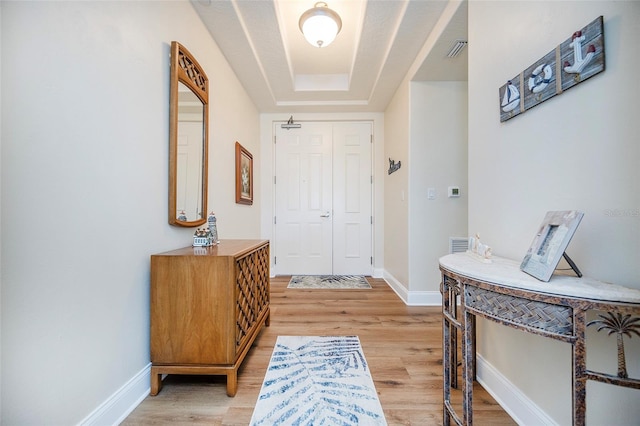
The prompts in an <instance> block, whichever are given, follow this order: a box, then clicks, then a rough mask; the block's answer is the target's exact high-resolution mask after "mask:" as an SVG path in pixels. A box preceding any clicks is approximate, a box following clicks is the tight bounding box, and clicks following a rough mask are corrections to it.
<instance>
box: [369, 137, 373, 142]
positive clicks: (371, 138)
mask: <svg viewBox="0 0 640 426" xmlns="http://www.w3.org/2000/svg"><path fill="white" fill-rule="evenodd" d="M369 141H370V142H371V143H373V135H369Z"/></svg>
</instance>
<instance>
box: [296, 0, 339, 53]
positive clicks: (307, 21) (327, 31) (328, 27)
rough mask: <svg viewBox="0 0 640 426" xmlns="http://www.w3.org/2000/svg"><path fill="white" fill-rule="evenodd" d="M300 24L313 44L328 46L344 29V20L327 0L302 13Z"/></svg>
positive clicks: (305, 35)
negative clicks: (330, 7) (329, 6)
mask: <svg viewBox="0 0 640 426" xmlns="http://www.w3.org/2000/svg"><path fill="white" fill-rule="evenodd" d="M298 25H299V26H300V31H302V34H303V35H304V38H305V39H306V40H307V41H308V42H309V43H310V44H311V45H313V46H317V47H327V46H328V45H330V44H331V42H333V40H335V38H336V36H337V35H338V33H339V32H340V29H342V20H341V19H340V16H339V15H338V14H337V13H336V12H334V11H333V10H331V9H329V8H328V7H327V4H326V3H325V2H318V3H316V4H315V6H314V7H313V8H312V9H309V10H307V11H306V12H304V13H303V14H302V16H301V17H300V22H299V23H298Z"/></svg>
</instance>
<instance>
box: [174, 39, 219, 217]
mask: <svg viewBox="0 0 640 426" xmlns="http://www.w3.org/2000/svg"><path fill="white" fill-rule="evenodd" d="M169 96H170V97H169V101H170V102H169V104H170V107H169V223H170V224H171V225H176V226H185V227H195V226H200V225H202V224H204V223H205V222H206V220H207V176H208V161H207V159H208V135H209V131H208V130H209V80H208V79H207V75H206V74H205V73H204V71H203V69H202V67H201V66H200V64H198V62H197V61H196V59H195V58H194V57H193V56H192V55H191V53H189V51H188V50H187V49H186V48H185V47H184V46H182V45H181V44H180V43H178V42H177V41H172V42H171V77H170V95H169ZM189 132H191V133H192V134H191V135H189Z"/></svg>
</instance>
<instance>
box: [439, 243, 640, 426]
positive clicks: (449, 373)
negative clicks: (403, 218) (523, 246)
mask: <svg viewBox="0 0 640 426" xmlns="http://www.w3.org/2000/svg"><path fill="white" fill-rule="evenodd" d="M440 270H441V272H442V282H441V284H440V292H441V293H442V316H443V322H442V329H443V367H444V407H443V423H444V425H450V424H451V419H453V421H454V422H455V423H456V424H458V425H471V424H473V410H472V408H473V407H472V405H473V380H474V378H475V350H476V342H475V320H476V317H477V316H480V317H483V318H486V319H488V320H491V321H495V322H497V323H500V324H503V325H506V326H507V327H511V328H515V329H518V330H521V331H524V332H527V333H534V334H538V335H541V336H545V337H550V338H552V339H556V340H560V341H563V342H567V343H570V344H571V346H572V351H573V352H572V359H573V379H572V382H573V385H572V388H573V424H574V425H584V424H585V417H586V390H587V380H595V381H599V382H604V383H608V384H611V385H617V386H625V387H629V388H635V389H640V379H638V378H628V377H625V376H627V374H626V368H625V367H624V365H625V362H624V355H623V358H622V359H618V363H619V364H618V375H611V374H606V373H602V372H596V371H591V370H587V367H586V356H587V353H586V342H585V334H586V328H587V326H588V324H587V312H588V311H591V310H593V311H599V312H600V313H602V314H604V315H602V316H601V317H600V316H599V317H598V318H602V319H603V320H604V321H600V320H597V321H593V322H597V324H594V325H600V326H602V325H603V324H604V325H605V327H604V328H605V329H606V330H611V329H616V330H615V331H616V332H623V331H624V327H625V325H626V326H627V327H629V328H628V329H627V331H628V330H629V329H633V330H634V332H633V333H629V334H631V335H633V334H634V333H636V332H638V328H639V327H640V323H639V322H637V316H638V315H640V290H636V289H630V288H626V287H622V286H619V285H615V284H607V283H603V282H600V281H596V280H593V279H589V278H586V277H582V278H577V277H573V276H565V275H554V276H553V278H552V279H551V281H549V282H542V281H539V280H537V279H535V278H533V277H531V276H530V275H527V274H526V273H524V272H522V271H521V270H520V264H519V263H518V262H515V261H512V260H508V259H503V258H495V257H494V258H493V259H492V261H491V263H484V262H483V260H482V259H481V258H479V257H478V256H476V255H474V254H471V253H456V254H450V255H447V256H444V257H442V258H440ZM458 301H459V305H458ZM607 320H610V322H607ZM620 328H623V330H620ZM458 332H460V333H461V339H462V341H461V353H462V358H463V359H462V389H461V390H462V417H460V415H459V414H458V413H456V411H455V409H454V407H453V405H452V403H451V388H452V387H453V388H457V387H458V383H457V381H458V373H457V365H458V359H457V357H458V351H457V348H458Z"/></svg>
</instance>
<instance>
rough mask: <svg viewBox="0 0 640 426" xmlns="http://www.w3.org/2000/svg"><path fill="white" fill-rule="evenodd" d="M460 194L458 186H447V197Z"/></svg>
mask: <svg viewBox="0 0 640 426" xmlns="http://www.w3.org/2000/svg"><path fill="white" fill-rule="evenodd" d="M459 196H460V188H459V187H457V186H450V187H449V198H456V197H459Z"/></svg>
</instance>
